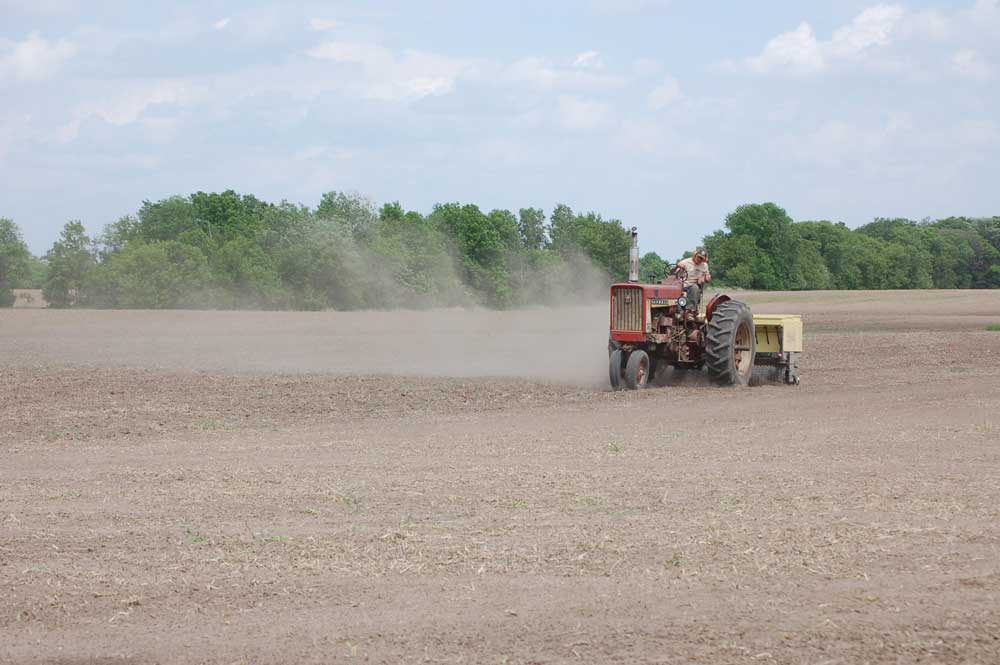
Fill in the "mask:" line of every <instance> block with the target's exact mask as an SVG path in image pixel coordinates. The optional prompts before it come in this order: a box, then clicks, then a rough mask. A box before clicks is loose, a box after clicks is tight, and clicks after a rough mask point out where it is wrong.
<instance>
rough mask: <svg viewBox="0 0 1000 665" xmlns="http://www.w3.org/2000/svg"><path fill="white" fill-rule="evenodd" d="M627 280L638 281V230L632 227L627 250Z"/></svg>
mask: <svg viewBox="0 0 1000 665" xmlns="http://www.w3.org/2000/svg"><path fill="white" fill-rule="evenodd" d="M628 281H630V282H632V283H633V284H634V283H635V282H638V281H639V230H638V228H636V227H635V226H633V227H632V247H631V249H629V251H628Z"/></svg>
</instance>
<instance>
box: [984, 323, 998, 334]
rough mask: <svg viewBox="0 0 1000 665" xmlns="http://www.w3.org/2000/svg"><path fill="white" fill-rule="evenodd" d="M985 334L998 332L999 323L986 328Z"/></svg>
mask: <svg viewBox="0 0 1000 665" xmlns="http://www.w3.org/2000/svg"><path fill="white" fill-rule="evenodd" d="M986 330H987V332H1000V323H991V324H990V325H988V326H986Z"/></svg>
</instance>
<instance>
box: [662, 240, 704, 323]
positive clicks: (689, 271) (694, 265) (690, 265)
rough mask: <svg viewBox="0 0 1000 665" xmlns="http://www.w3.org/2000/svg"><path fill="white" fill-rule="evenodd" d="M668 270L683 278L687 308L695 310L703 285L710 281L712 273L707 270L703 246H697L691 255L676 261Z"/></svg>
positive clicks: (699, 301) (699, 300)
mask: <svg viewBox="0 0 1000 665" xmlns="http://www.w3.org/2000/svg"><path fill="white" fill-rule="evenodd" d="M670 272H671V274H676V275H677V276H678V277H680V278H681V279H682V280H684V293H685V294H686V295H687V301H688V309H693V310H696V311H697V309H698V304H699V303H701V296H702V293H703V292H704V290H705V285H706V284H708V283H709V282H711V281H712V273H710V272H709V271H708V252H706V251H705V249H704V248H703V247H699V248H697V249H696V250H694V255H693V256H690V257H688V258H686V259H681V260H680V261H678V262H677V265H676V266H674V269H673V270H671V271H670Z"/></svg>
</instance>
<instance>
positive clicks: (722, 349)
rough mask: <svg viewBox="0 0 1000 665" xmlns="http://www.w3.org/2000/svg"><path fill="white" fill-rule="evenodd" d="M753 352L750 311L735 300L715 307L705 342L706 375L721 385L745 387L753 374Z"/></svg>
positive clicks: (752, 330)
mask: <svg viewBox="0 0 1000 665" xmlns="http://www.w3.org/2000/svg"><path fill="white" fill-rule="evenodd" d="M755 350H756V340H755V339H754V329H753V315H752V314H751V313H750V308H749V307H747V306H746V305H744V304H743V303H741V302H737V301H735V300H727V301H726V302H724V303H722V304H721V305H719V306H718V307H716V308H715V310H713V312H712V320H711V321H709V323H708V335H707V336H706V339H705V361H706V365H708V375H709V376H710V377H712V379H713V380H715V381H716V382H718V383H721V384H724V385H729V386H745V385H747V384H748V383H749V382H750V376H751V375H752V374H753V358H754V352H755Z"/></svg>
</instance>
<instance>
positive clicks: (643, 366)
mask: <svg viewBox="0 0 1000 665" xmlns="http://www.w3.org/2000/svg"><path fill="white" fill-rule="evenodd" d="M647 365H649V361H648V360H643V361H642V362H640V363H639V369H638V370H636V373H635V382H636V383H638V384H639V385H640V386H642V385H645V383H646V373H647V370H648V367H647Z"/></svg>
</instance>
